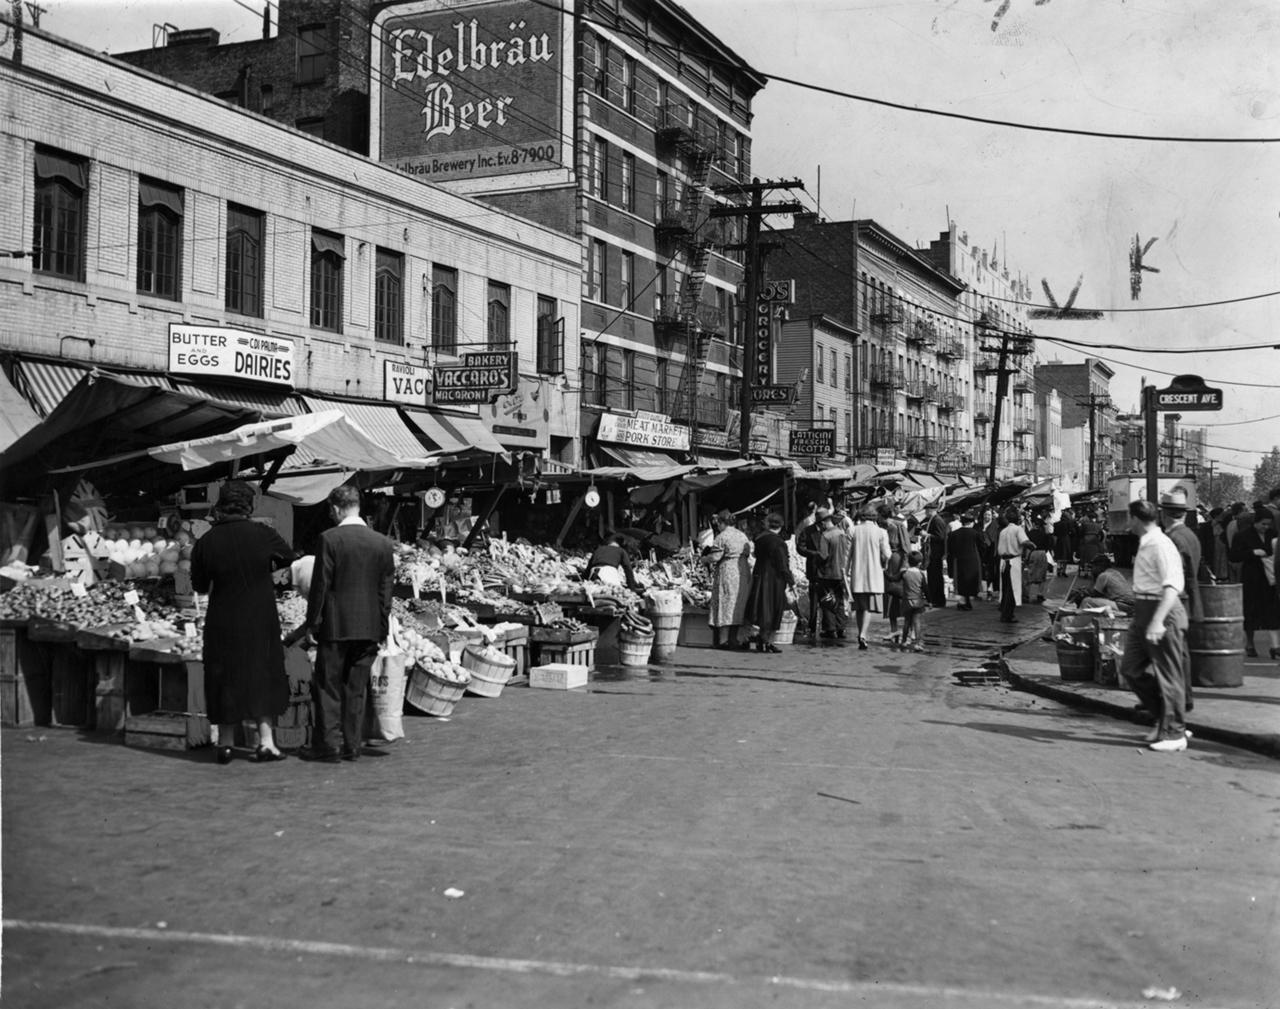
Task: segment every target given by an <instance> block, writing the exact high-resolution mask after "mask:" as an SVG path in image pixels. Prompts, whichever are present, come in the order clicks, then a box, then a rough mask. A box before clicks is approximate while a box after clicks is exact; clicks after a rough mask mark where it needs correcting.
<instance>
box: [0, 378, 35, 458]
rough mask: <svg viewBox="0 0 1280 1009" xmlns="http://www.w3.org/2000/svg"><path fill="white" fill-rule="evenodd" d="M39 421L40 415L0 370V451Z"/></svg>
mask: <svg viewBox="0 0 1280 1009" xmlns="http://www.w3.org/2000/svg"><path fill="white" fill-rule="evenodd" d="M39 423H40V416H39V414H37V413H36V412H35V410H33V409H32V408H31V404H30V403H28V402H27V401H26V400H25V399H23V398H22V394H21V393H19V392H18V390H17V389H15V388H14V387H13V383H12V382H10V381H9V379H8V377H7V376H6V375H5V373H4V372H3V371H0V452H3V451H4V450H5V449H7V448H8V447H9V446H10V445H12V444H13V443H14V442H15V441H17V440H18V439H19V438H21V437H22V436H23V435H24V434H26V433H27V432H28V431H30V430H31V429H32V428H33V427H35V426H36V425H38V424H39Z"/></svg>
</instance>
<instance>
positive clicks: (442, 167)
mask: <svg viewBox="0 0 1280 1009" xmlns="http://www.w3.org/2000/svg"><path fill="white" fill-rule="evenodd" d="M567 22H568V19H567V18H566V17H565V15H564V13H563V12H562V11H560V10H556V9H553V7H552V5H544V4H540V3H531V2H528V0H524V2H507V3H503V2H496V3H495V2H488V0H484V2H476V3H457V2H444V0H418V2H410V3H404V4H397V5H394V6H391V7H387V8H384V9H383V10H382V11H381V12H380V13H379V14H378V16H377V17H376V18H375V21H374V35H373V39H374V46H375V51H377V52H378V53H379V55H378V57H377V59H376V61H375V64H374V65H375V68H376V69H375V73H374V75H373V80H372V82H371V83H372V88H371V93H372V95H373V105H372V108H371V110H370V111H371V118H372V124H371V125H372V126H373V130H372V132H373V134H374V140H375V143H376V151H377V156H378V159H379V160H380V161H382V162H384V163H385V164H388V165H390V166H391V167H394V168H396V169H397V170H399V171H401V172H404V173H405V174H406V175H411V176H413V177H414V178H417V179H420V180H422V181H423V182H445V181H453V180H464V179H479V178H484V177H487V176H493V175H514V174H519V173H530V172H538V171H545V170H547V169H555V168H558V167H560V166H561V165H564V164H566V162H567V152H568V150H569V148H568V146H567V145H566V139H567V138H566V134H567V133H571V131H569V130H566V129H565V123H566V116H565V102H566V96H567V94H568V92H569V88H568V85H567V83H566V79H565V75H566V72H567V70H568V69H569V68H571V67H572V48H571V36H569V35H567V34H566V32H567V28H566V25H567ZM569 122H571V120H569Z"/></svg>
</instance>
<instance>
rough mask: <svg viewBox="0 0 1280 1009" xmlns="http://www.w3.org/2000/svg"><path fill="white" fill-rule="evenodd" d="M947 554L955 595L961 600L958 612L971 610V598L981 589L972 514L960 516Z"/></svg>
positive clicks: (948, 542)
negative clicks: (954, 585)
mask: <svg viewBox="0 0 1280 1009" xmlns="http://www.w3.org/2000/svg"><path fill="white" fill-rule="evenodd" d="M947 552H948V554H950V556H951V558H952V560H953V562H954V564H955V574H954V575H953V577H954V578H955V584H956V595H957V596H959V597H960V598H961V600H963V601H962V602H960V603H959V604H957V606H956V609H958V610H971V609H973V598H974V596H976V595H978V594H979V592H980V591H981V589H982V556H981V554H980V553H979V551H978V530H977V529H975V528H974V527H973V513H972V512H965V513H964V514H962V515H961V516H960V528H959V529H957V530H956V531H955V532H953V533H952V534H951V538H950V539H949V540H948V541H947Z"/></svg>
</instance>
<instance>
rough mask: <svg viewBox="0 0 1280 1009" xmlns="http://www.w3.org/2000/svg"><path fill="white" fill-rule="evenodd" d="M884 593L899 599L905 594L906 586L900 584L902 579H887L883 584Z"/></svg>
mask: <svg viewBox="0 0 1280 1009" xmlns="http://www.w3.org/2000/svg"><path fill="white" fill-rule="evenodd" d="M884 591H885V594H886V595H890V596H894V597H896V598H898V599H901V598H902V597H903V596H904V595H906V593H907V589H906V586H905V585H903V584H902V577H901V576H899V577H897V578H889V579H887V580H886V581H885V583H884Z"/></svg>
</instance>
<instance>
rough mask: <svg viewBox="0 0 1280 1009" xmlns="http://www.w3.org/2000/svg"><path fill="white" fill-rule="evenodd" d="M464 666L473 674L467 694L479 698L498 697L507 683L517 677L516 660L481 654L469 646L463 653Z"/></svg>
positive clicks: (508, 657) (506, 656)
mask: <svg viewBox="0 0 1280 1009" xmlns="http://www.w3.org/2000/svg"><path fill="white" fill-rule="evenodd" d="M462 664H463V665H464V666H465V667H466V668H467V669H468V670H469V671H470V673H471V682H470V683H468V684H467V688H466V689H467V693H469V694H475V695H476V696H478V697H497V696H498V695H499V694H501V693H502V688H503V687H505V686H506V685H507V681H508V680H510V679H511V678H512V677H513V676H514V675H515V669H516V662H515V659H513V658H511V657H510V656H508V655H493V654H492V653H491V654H489V655H484V654H481V652H480V650H479V649H477V648H473V647H471V646H470V645H468V646H467V647H466V648H464V649H463V651H462Z"/></svg>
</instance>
